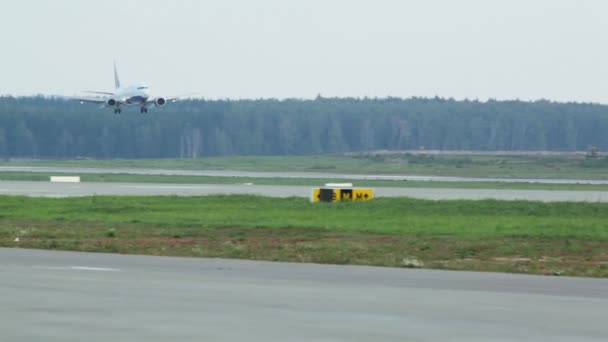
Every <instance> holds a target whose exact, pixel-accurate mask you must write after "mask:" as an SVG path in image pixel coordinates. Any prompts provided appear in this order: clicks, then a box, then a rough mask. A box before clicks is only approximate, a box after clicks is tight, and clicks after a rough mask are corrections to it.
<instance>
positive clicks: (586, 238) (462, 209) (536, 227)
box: [0, 195, 608, 277]
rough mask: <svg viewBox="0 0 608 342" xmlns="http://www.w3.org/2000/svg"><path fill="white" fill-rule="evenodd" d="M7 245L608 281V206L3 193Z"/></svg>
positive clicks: (0, 209) (0, 220)
mask: <svg viewBox="0 0 608 342" xmlns="http://www.w3.org/2000/svg"><path fill="white" fill-rule="evenodd" d="M15 239H18V241H15ZM0 246H8V247H18V246H20V247H33V248H51V249H69V250H82V251H106V252H118V253H142V254H156V255H185V256H210V257H230V258H249V259H263V260H280V261H305V262H321V263H336V264H364V265H381V266H393V267H418V266H421V265H424V267H428V268H442V269H470V270H483V271H506V272H523V273H536V274H566V275H577V276H594V277H606V276H608V253H606V251H607V250H608V204H604V203H541V202H525V201H508V202H501V201H490V200H486V201H426V200H415V199H408V198H391V199H388V198H379V199H376V200H374V201H371V202H358V203H357V202H354V203H334V204H327V203H321V204H312V203H309V202H308V201H307V200H306V199H300V198H288V199H278V198H265V197H255V196H244V195H242V196H241V195H239V196H207V197H162V196H160V197H120V196H119V197H84V198H62V199H51V198H29V197H18V196H15V197H13V196H0ZM412 260H414V261H415V262H414V261H412Z"/></svg>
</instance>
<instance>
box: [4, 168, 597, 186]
mask: <svg viewBox="0 0 608 342" xmlns="http://www.w3.org/2000/svg"><path fill="white" fill-rule="evenodd" d="M2 171H12V172H57V173H72V174H83V173H84V174H87V173H94V174H99V173H104V174H109V173H111V174H134V175H177V176H211V177H251V178H308V179H325V180H332V179H348V180H395V181H442V182H500V183H542V184H608V180H597V179H544V178H496V177H449V176H422V175H374V174H369V175H362V174H343V173H322V172H270V171H267V172H261V171H233V170H165V169H145V168H87V167H39V166H0V172H2Z"/></svg>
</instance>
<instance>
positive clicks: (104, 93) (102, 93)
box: [83, 90, 114, 95]
mask: <svg viewBox="0 0 608 342" xmlns="http://www.w3.org/2000/svg"><path fill="white" fill-rule="evenodd" d="M83 93H91V94H101V95H114V93H109V92H107V91H93V90H85V91H83Z"/></svg>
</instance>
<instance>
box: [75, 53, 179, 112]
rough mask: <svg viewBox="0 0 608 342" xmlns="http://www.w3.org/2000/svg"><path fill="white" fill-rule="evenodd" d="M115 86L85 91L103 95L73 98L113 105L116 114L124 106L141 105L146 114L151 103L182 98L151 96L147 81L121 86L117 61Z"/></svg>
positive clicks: (140, 110)
mask: <svg viewBox="0 0 608 342" xmlns="http://www.w3.org/2000/svg"><path fill="white" fill-rule="evenodd" d="M114 86H115V90H114V92H105V91H84V92H85V93H91V94H97V95H103V96H101V97H99V96H95V97H74V98H73V99H74V100H77V101H80V103H97V104H101V105H102V106H103V107H112V108H114V114H120V113H122V109H121V107H122V106H139V112H140V113H142V114H145V113H148V107H149V106H151V105H154V106H155V107H162V106H164V105H165V104H167V102H175V101H177V100H179V99H180V98H181V96H180V97H171V98H164V97H150V87H148V85H147V84H145V83H135V84H131V85H128V86H124V87H123V86H121V85H120V79H119V78H118V70H117V69H116V62H114Z"/></svg>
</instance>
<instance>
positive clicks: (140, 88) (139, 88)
mask: <svg viewBox="0 0 608 342" xmlns="http://www.w3.org/2000/svg"><path fill="white" fill-rule="evenodd" d="M142 89H148V87H138V88H137V90H142Z"/></svg>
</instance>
